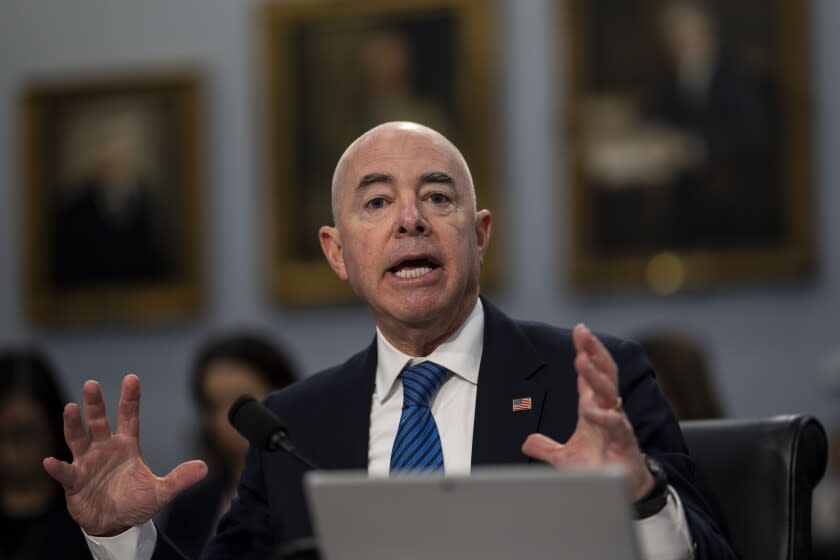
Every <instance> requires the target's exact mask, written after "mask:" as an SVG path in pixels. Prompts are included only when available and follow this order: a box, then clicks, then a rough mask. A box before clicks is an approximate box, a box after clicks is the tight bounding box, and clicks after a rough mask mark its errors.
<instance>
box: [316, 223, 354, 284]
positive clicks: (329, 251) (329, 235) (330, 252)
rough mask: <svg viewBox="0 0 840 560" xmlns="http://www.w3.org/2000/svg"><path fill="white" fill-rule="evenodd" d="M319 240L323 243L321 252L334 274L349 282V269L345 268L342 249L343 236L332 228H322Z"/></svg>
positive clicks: (319, 231)
mask: <svg viewBox="0 0 840 560" xmlns="http://www.w3.org/2000/svg"><path fill="white" fill-rule="evenodd" d="M318 238H319V239H320V241H321V250H322V251H323V252H324V256H325V257H327V262H329V263H330V267H332V269H333V272H335V273H336V274H337V275H338V277H339V278H341V279H342V280H347V269H346V268H345V266H344V255H343V253H342V247H341V236H340V235H339V234H338V229H337V228H335V227H332V226H322V227H321V229H320V230H318Z"/></svg>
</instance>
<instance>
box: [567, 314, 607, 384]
mask: <svg viewBox="0 0 840 560" xmlns="http://www.w3.org/2000/svg"><path fill="white" fill-rule="evenodd" d="M573 334H574V337H575V348H576V349H577V350H578V352H584V353H586V354H587V355H588V356H589V359H590V360H592V363H593V364H595V367H597V368H598V369H600V370H601V371H603V372H604V373H606V374H608V375H610V376H611V377H615V378H617V377H618V366H616V364H615V360H613V357H612V355H611V354H610V352H609V350H607V347H606V346H604V343H603V342H601V340H600V339H599V338H598V337H597V336H595V335H594V334H593V333H592V331H591V330H589V327H587V326H586V325H584V324H583V323H579V324H578V325H577V326H576V327H575V330H574V333H573Z"/></svg>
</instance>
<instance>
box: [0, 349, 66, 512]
mask: <svg viewBox="0 0 840 560" xmlns="http://www.w3.org/2000/svg"><path fill="white" fill-rule="evenodd" d="M13 395H23V396H26V397H29V398H31V399H32V400H34V401H35V402H36V403H38V405H40V406H41V408H42V409H43V410H44V412H45V413H46V415H47V420H48V424H49V428H50V436H51V438H52V443H53V450H52V453H53V455H52V456H53V457H55V458H57V459H60V460H62V461H67V462H70V461H72V460H73V456H72V454H71V453H70V448H69V447H67V443H66V442H65V441H64V405H66V404H67V399H66V398H65V397H64V393H63V391H62V389H61V387H60V386H59V384H58V377H57V375H56V373H55V369H54V368H53V366H52V364H50V362H49V361H48V360H47V358H46V357H45V356H44V355H43V354H41V353H40V352H39V351H37V350H34V349H22V350H3V351H0V404H2V403H3V402H4V401H5V400H6V399H7V398H9V397H11V396H13ZM55 484H56V487H57V488H59V489H60V488H61V486H60V485H59V484H58V482H56V483H55ZM62 499H63V498H62Z"/></svg>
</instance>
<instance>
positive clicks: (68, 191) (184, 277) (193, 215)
mask: <svg viewBox="0 0 840 560" xmlns="http://www.w3.org/2000/svg"><path fill="white" fill-rule="evenodd" d="M198 127H199V82H198V79H197V77H196V76H194V75H192V74H189V73H179V74H166V75H146V74H143V75H139V76H135V77H126V78H123V77H120V78H108V79H97V78H93V79H90V80H86V81H81V82H80V81H74V82H72V83H67V82H42V83H33V84H32V85H30V86H29V87H28V88H27V89H26V91H25V93H24V95H23V98H22V128H23V142H22V148H23V165H22V169H23V175H24V177H23V178H24V181H23V187H24V197H23V199H24V202H25V204H26V212H25V225H24V230H25V231H24V236H25V251H24V252H25V254H24V257H25V266H24V270H25V276H26V280H25V282H24V286H25V290H26V305H27V308H28V313H29V316H30V318H31V320H32V321H33V322H35V323H37V324H44V325H56V326H61V325H79V324H85V323H117V324H119V323H154V322H159V321H165V320H174V319H182V318H185V317H188V316H190V315H191V314H193V313H194V312H195V311H196V310H197V309H198V307H199V303H200V299H201V292H202V290H201V285H200V278H199V271H200V265H201V258H200V254H201V251H200V248H199V243H198V239H199V231H198V229H199V218H198V214H199V209H198V197H199V188H200V173H199V161H198V160H199V152H200V150H199V145H198V143H199V137H200V136H199V133H198Z"/></svg>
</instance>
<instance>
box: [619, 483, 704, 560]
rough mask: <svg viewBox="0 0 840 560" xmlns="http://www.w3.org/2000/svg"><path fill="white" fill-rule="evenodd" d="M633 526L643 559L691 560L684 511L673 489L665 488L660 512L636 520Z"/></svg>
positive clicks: (689, 533) (691, 551)
mask: <svg viewBox="0 0 840 560" xmlns="http://www.w3.org/2000/svg"><path fill="white" fill-rule="evenodd" d="M633 525H634V526H635V528H636V536H637V537H638V539H637V540H638V541H639V549H640V550H641V552H642V558H644V559H645V560H687V559H690V558H693V557H694V546H693V545H692V540H691V531H690V530H689V528H688V521H686V518H685V510H683V506H682V502H681V501H680V496H679V494H677V492H676V490H674V489H673V487H671V486H668V503H667V505H666V506H665V507H664V508H662V511H660V512H659V513H656V514H654V515H651V516H650V517H646V518H645V519H638V520H636V521H635V522H634V523H633Z"/></svg>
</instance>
